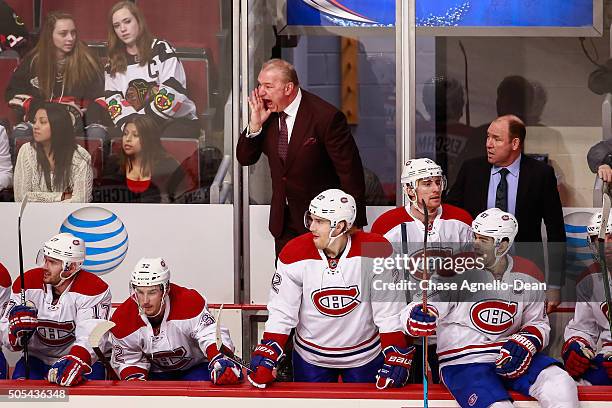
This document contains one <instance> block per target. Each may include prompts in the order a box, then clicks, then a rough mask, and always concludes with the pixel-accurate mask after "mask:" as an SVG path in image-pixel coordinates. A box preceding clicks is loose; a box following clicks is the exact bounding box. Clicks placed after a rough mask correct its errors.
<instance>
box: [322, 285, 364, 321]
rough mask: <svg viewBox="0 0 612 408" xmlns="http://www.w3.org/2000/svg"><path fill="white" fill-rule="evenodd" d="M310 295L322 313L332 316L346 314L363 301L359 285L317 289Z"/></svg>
mask: <svg viewBox="0 0 612 408" xmlns="http://www.w3.org/2000/svg"><path fill="white" fill-rule="evenodd" d="M310 297H311V299H312V303H313V304H314V307H315V308H316V309H317V310H318V311H319V312H320V313H321V314H324V315H325V316H330V317H341V316H346V315H347V314H349V313H351V312H352V311H353V310H354V309H355V308H356V307H357V306H359V303H361V301H360V300H359V299H358V297H359V287H358V286H357V285H353V286H349V287H348V288H346V287H330V288H323V289H319V290H315V291H314V292H312V294H311V295H310Z"/></svg>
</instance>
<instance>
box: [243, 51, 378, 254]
mask: <svg viewBox="0 0 612 408" xmlns="http://www.w3.org/2000/svg"><path fill="white" fill-rule="evenodd" d="M257 81H258V82H259V86H258V87H257V88H256V89H255V90H254V91H253V92H252V93H251V95H250V97H249V107H250V108H251V115H250V118H249V126H248V128H247V129H245V131H244V132H242V134H241V135H240V138H239V139H238V146H237V147H236V157H237V158H238V161H239V162H240V164H241V165H243V166H249V165H252V164H255V163H256V162H257V160H259V158H260V157H261V154H262V153H264V154H265V155H266V156H268V161H269V163H270V173H271V176H272V202H271V204H270V223H269V228H270V232H271V233H272V235H273V236H274V240H275V246H276V254H277V256H278V254H279V253H280V251H281V249H282V248H283V246H284V245H285V244H286V243H287V242H288V241H289V240H290V239H292V238H295V237H296V236H298V235H300V234H303V233H305V232H307V229H306V227H305V226H304V213H305V212H306V210H308V206H309V204H310V201H311V200H312V199H313V198H315V197H316V196H317V195H318V194H319V193H321V192H322V191H324V190H327V189H329V188H339V189H342V190H343V191H346V192H347V193H349V194H350V195H352V196H353V197H355V201H356V202H357V218H356V220H355V225H356V226H359V227H363V226H364V225H366V224H367V221H366V214H365V204H364V196H365V182H364V173H363V165H362V164H361V157H360V156H359V151H358V150H357V145H356V144H355V140H354V139H353V136H352V134H351V130H350V128H349V127H348V124H347V122H346V117H345V116H344V114H343V113H342V112H340V111H339V110H338V109H336V108H335V107H334V106H333V105H331V104H329V103H327V102H326V101H324V100H323V99H321V98H319V97H318V96H316V95H314V94H311V93H310V92H307V91H305V90H303V89H300V86H299V81H298V77H297V73H296V72H295V69H294V67H293V65H291V64H289V63H288V62H286V61H283V60H280V59H273V60H270V61H268V62H266V63H265V64H264V65H263V67H262V68H261V71H260V72H259V76H258V77H257Z"/></svg>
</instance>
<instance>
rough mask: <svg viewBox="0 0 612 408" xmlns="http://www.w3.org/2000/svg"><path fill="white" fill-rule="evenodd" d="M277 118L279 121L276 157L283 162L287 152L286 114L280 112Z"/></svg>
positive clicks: (287, 131)
mask: <svg viewBox="0 0 612 408" xmlns="http://www.w3.org/2000/svg"><path fill="white" fill-rule="evenodd" d="M278 118H279V119H280V126H279V130H278V155H279V156H280V158H281V160H282V161H285V159H286V158H287V152H288V151H289V130H288V129H287V122H286V121H285V119H286V118H287V114H286V113H285V112H280V113H279V114H278Z"/></svg>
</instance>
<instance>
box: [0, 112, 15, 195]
mask: <svg viewBox="0 0 612 408" xmlns="http://www.w3.org/2000/svg"><path fill="white" fill-rule="evenodd" d="M12 185H13V163H12V162H11V151H10V148H9V138H8V134H7V132H6V128H5V127H4V126H3V124H2V123H1V122H0V191H2V190H5V189H6V188H8V187H10V186H12Z"/></svg>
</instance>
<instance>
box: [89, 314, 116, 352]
mask: <svg viewBox="0 0 612 408" xmlns="http://www.w3.org/2000/svg"><path fill="white" fill-rule="evenodd" d="M113 327H115V323H114V322H111V321H110V320H102V321H100V323H98V324H97V325H96V327H94V329H93V330H92V331H91V333H90V334H89V345H90V346H91V347H100V341H101V340H102V337H104V335H105V334H106V333H107V332H108V331H109V330H110V329H112V328H113Z"/></svg>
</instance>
